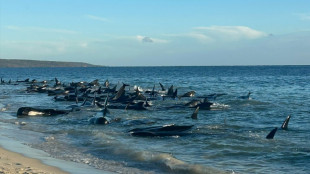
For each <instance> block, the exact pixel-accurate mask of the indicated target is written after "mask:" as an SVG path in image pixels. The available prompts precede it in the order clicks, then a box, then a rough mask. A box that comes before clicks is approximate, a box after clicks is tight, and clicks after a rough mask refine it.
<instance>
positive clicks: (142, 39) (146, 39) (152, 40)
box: [136, 35, 169, 43]
mask: <svg viewBox="0 0 310 174" xmlns="http://www.w3.org/2000/svg"><path fill="white" fill-rule="evenodd" d="M136 39H137V40H138V41H140V42H146V43H168V42H169V41H168V40H163V39H157V38H151V37H148V36H140V35H138V36H136Z"/></svg>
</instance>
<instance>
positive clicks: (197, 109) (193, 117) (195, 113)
mask: <svg viewBox="0 0 310 174" xmlns="http://www.w3.org/2000/svg"><path fill="white" fill-rule="evenodd" d="M198 111H199V106H198V107H197V108H196V109H195V111H194V113H193V114H192V116H191V118H192V119H197V118H198V117H197V116H198Z"/></svg>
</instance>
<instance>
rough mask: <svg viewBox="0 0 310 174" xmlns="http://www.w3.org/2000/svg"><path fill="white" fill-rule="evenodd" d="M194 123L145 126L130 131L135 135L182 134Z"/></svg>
mask: <svg viewBox="0 0 310 174" xmlns="http://www.w3.org/2000/svg"><path fill="white" fill-rule="evenodd" d="M193 126H194V125H185V126H179V125H174V124H171V125H164V126H152V127H145V128H136V129H132V130H130V131H128V132H129V133H130V134H131V135H133V136H143V137H154V136H181V135H185V131H188V130H190V129H191V128H192V127H193Z"/></svg>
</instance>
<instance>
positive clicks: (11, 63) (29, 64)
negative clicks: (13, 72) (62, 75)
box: [0, 59, 98, 68]
mask: <svg viewBox="0 0 310 174" xmlns="http://www.w3.org/2000/svg"><path fill="white" fill-rule="evenodd" d="M34 67H98V65H92V64H89V63H84V62H61V61H40V60H22V59H0V68H34Z"/></svg>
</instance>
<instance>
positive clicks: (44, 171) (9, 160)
mask: <svg viewBox="0 0 310 174" xmlns="http://www.w3.org/2000/svg"><path fill="white" fill-rule="evenodd" d="M0 126H1V127H0V130H1V131H2V132H1V133H0V139H1V141H0V174H2V173H4V174H17V173H21V174H70V173H72V174H85V173H92V174H102V173H104V174H115V173H114V172H110V171H106V170H100V169H96V168H94V167H91V166H89V165H86V164H81V163H76V162H72V161H66V160H62V159H56V158H53V157H50V155H49V154H48V153H46V152H44V151H42V150H39V149H34V148H32V147H29V146H27V145H25V144H24V143H23V142H21V141H18V140H16V139H15V138H14V133H13V134H11V133H8V132H7V129H5V127H6V125H5V123H2V122H1V123H0Z"/></svg>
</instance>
